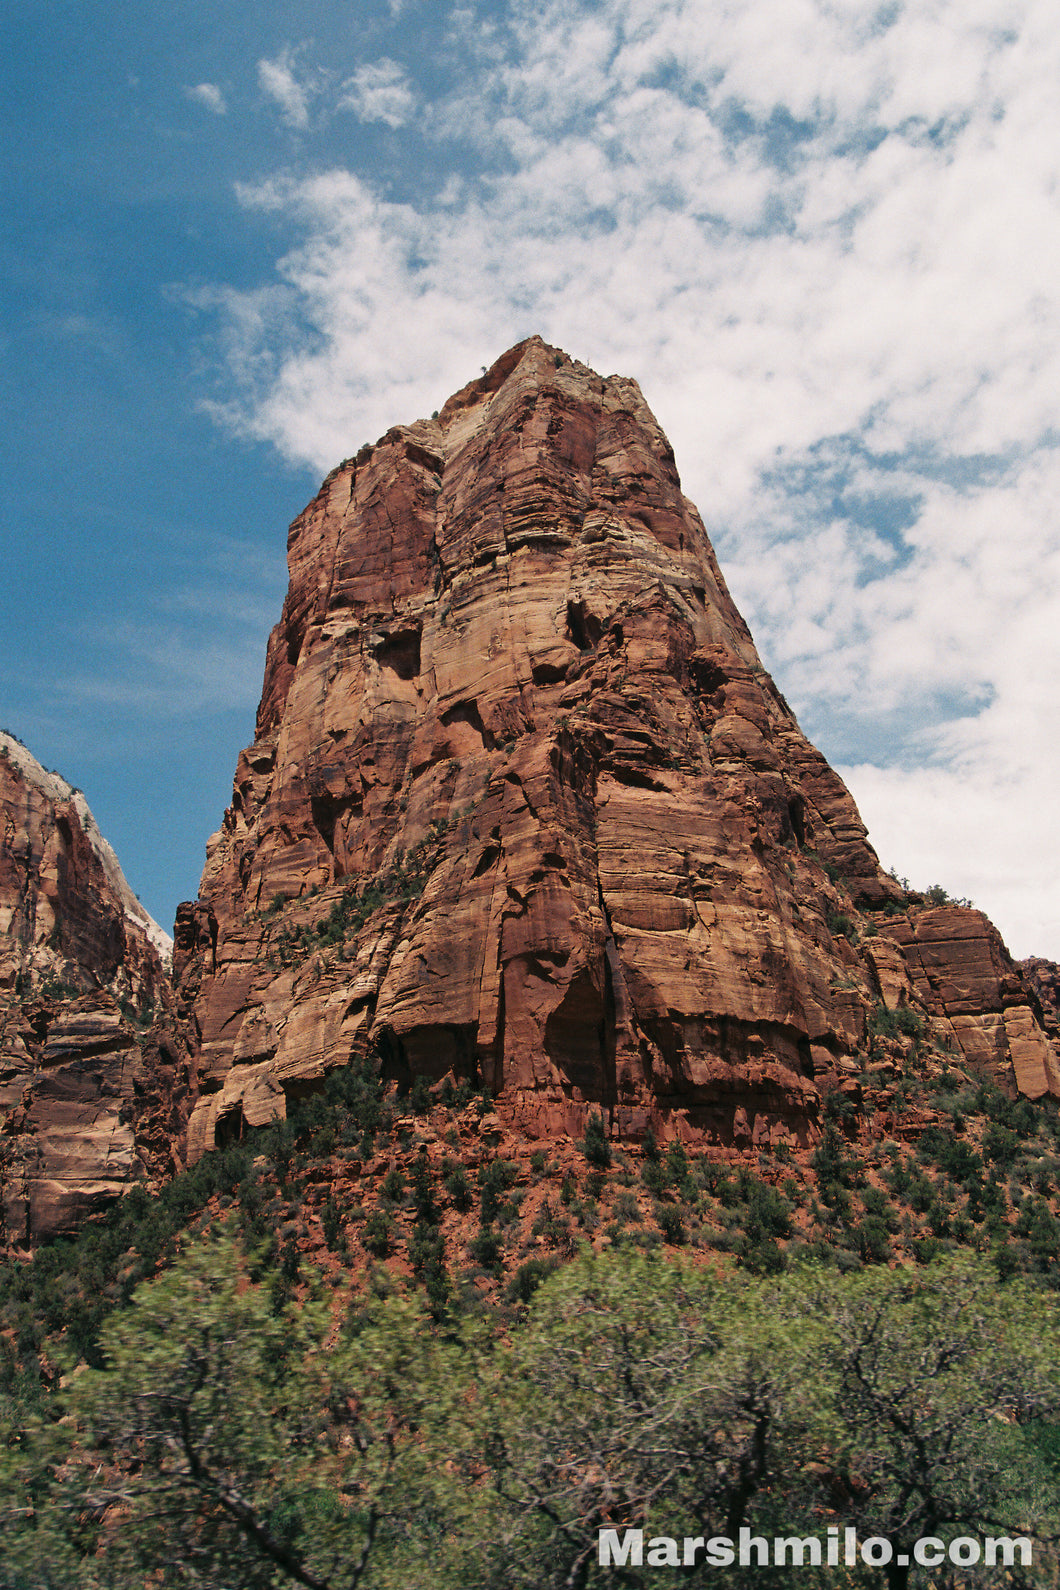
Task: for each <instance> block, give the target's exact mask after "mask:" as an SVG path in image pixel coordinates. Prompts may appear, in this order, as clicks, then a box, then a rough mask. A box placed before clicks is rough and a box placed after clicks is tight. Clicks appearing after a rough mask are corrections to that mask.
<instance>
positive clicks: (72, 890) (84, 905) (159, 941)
mask: <svg viewBox="0 0 1060 1590" xmlns="http://www.w3.org/2000/svg"><path fill="white" fill-rule="evenodd" d="M0 824H2V830H0V992H3V991H4V990H7V991H13V990H14V989H15V986H16V984H17V985H18V987H19V989H20V990H21V991H23V992H27V993H28V992H29V991H30V989H31V988H34V987H37V986H39V985H40V984H41V983H43V982H49V981H50V982H54V983H62V984H64V985H66V986H67V987H70V988H73V989H75V990H78V991H81V992H86V993H87V992H88V991H89V990H92V989H99V988H107V989H108V990H109V991H110V992H111V993H113V994H115V995H116V996H118V997H119V998H124V999H128V1000H130V1001H132V1002H133V1003H135V1004H150V1003H153V1002H154V1001H155V1000H156V999H157V998H158V997H159V993H160V990H161V988H162V986H163V984H164V983H165V981H166V976H165V972H164V970H163V964H162V962H163V957H164V956H166V955H168V953H169V951H170V949H171V943H170V940H169V938H168V936H167V935H166V934H165V933H163V932H162V929H161V928H160V927H159V926H158V924H157V922H154V921H153V920H152V919H151V917H150V916H148V914H147V912H146V911H145V910H144V908H143V906H142V905H141V904H140V902H139V901H138V900H137V898H136V896H135V895H134V894H133V892H132V890H131V889H130V888H129V885H128V884H127V883H126V881H125V878H124V877H123V875H122V871H121V868H120V867H119V865H118V861H117V857H116V856H115V854H114V852H113V850H111V848H110V846H109V845H108V844H107V842H106V840H105V839H104V838H103V836H102V835H101V834H100V832H99V829H98V827H97V826H96V822H95V819H94V818H93V816H92V813H91V812H90V811H89V809H88V804H87V802H86V801H85V798H84V796H83V795H82V794H81V792H80V790H76V789H74V788H73V786H72V785H70V784H68V783H67V782H66V780H65V779H63V778H60V777H59V775H58V774H57V773H48V772H46V771H45V769H44V768H43V767H41V765H40V763H39V762H38V761H37V760H36V758H35V757H33V756H32V755H31V754H30V752H29V751H27V749H26V747H25V746H24V745H22V744H20V742H19V741H18V740H16V739H14V738H13V737H12V736H11V735H9V734H2V733H0Z"/></svg>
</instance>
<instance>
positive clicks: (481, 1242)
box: [467, 1225, 504, 1270]
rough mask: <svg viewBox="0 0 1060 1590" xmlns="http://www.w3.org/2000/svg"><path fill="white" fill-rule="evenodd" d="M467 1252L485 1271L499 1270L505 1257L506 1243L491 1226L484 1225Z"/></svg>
mask: <svg viewBox="0 0 1060 1590" xmlns="http://www.w3.org/2000/svg"><path fill="white" fill-rule="evenodd" d="M467 1251H468V1253H469V1254H470V1255H471V1257H472V1258H473V1259H474V1261H475V1263H476V1264H480V1265H481V1266H482V1268H483V1269H484V1270H499V1269H500V1266H501V1260H502V1259H503V1257H504V1241H503V1239H502V1238H501V1237H500V1236H498V1234H497V1232H496V1231H494V1230H493V1229H492V1228H491V1227H490V1226H486V1225H483V1226H482V1227H481V1228H480V1229H479V1231H478V1234H477V1235H476V1236H475V1237H473V1238H472V1240H471V1242H470V1243H469V1244H468V1250H467Z"/></svg>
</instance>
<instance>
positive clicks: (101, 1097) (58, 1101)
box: [0, 735, 187, 1245]
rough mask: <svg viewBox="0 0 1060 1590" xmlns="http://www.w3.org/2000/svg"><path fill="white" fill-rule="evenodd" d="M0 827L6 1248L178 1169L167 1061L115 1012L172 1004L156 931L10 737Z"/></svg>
mask: <svg viewBox="0 0 1060 1590" xmlns="http://www.w3.org/2000/svg"><path fill="white" fill-rule="evenodd" d="M0 821H2V838H0V1205H2V1209H3V1216H4V1229H3V1238H4V1240H5V1241H6V1243H8V1244H11V1243H14V1244H19V1245H21V1244H29V1245H32V1244H34V1243H36V1242H37V1241H39V1240H41V1239H42V1238H45V1237H49V1236H54V1235H56V1234H57V1233H60V1232H68V1231H73V1230H75V1229H76V1228H77V1227H78V1226H79V1225H80V1224H81V1223H82V1221H83V1220H84V1219H85V1218H86V1216H88V1215H90V1214H92V1213H94V1212H95V1211H97V1210H99V1209H100V1208H102V1207H104V1206H105V1205H106V1204H107V1203H108V1202H109V1201H111V1200H112V1199H113V1198H114V1197H115V1196H116V1195H117V1194H119V1193H120V1192H122V1191H124V1190H125V1188H126V1187H127V1186H128V1185H129V1184H130V1183H131V1182H132V1181H133V1180H134V1179H136V1178H137V1177H141V1176H143V1175H145V1174H148V1175H160V1174H166V1173H169V1172H171V1171H172V1170H173V1169H175V1168H176V1166H177V1164H178V1162H179V1161H178V1160H177V1159H176V1158H175V1157H174V1151H173V1150H174V1147H177V1148H178V1149H179V1146H180V1142H181V1139H180V1131H179V1121H178V1120H177V1119H176V1118H175V1117H174V1115H173V1111H172V1101H173V1096H174V1090H173V1087H172V1086H171V1083H172V1081H173V1078H172V1077H171V1076H170V1075H169V1072H168V1071H167V1060H168V1062H170V1063H171V1067H176V1068H177V1069H180V1066H181V1061H180V1059H179V1057H178V1055H177V1052H176V1050H175V1049H174V1050H173V1053H172V1054H170V1053H169V1049H171V1048H172V1047H173V1046H172V1044H171V1043H169V1041H168V1040H166V1039H165V1038H164V1037H163V1036H162V1035H158V1036H157V1038H156V1040H155V1041H154V1044H153V1046H152V1044H151V1043H150V1042H149V1041H147V1040H145V1038H144V1036H143V1034H142V1033H139V1034H138V1033H137V1031H136V1029H135V1028H134V1026H133V1024H132V1022H131V1021H130V1020H128V1019H127V1018H126V1016H123V1014H122V1009H121V1008H119V1002H120V1004H121V1006H122V1008H124V1010H125V1011H126V1012H127V1013H129V1015H131V1014H132V1012H133V1008H134V1007H135V1008H136V1009H138V1010H139V1012H140V1013H141V1014H143V1015H146V1013H147V1012H148V1011H149V1010H150V1009H152V1008H154V1007H155V1006H156V1005H157V1006H160V1007H164V1006H165V1005H166V1004H167V1003H170V1002H171V995H170V991H169V982H168V978H167V976H166V974H165V971H164V968H163V964H162V952H164V951H166V950H167V949H168V940H167V938H166V936H165V934H163V933H162V932H161V930H160V929H159V928H158V926H157V924H156V923H154V922H152V920H151V918H150V917H149V916H148V915H147V913H146V911H144V909H143V907H142V906H141V905H140V904H139V902H138V901H137V900H136V898H135V896H134V895H133V894H132V891H131V890H130V889H129V886H128V884H127V883H126V882H125V879H124V878H123V877H122V874H121V869H120V868H119V866H118V863H117V860H116V858H115V856H114V853H113V851H112V850H111V849H110V847H109V845H107V844H106V842H105V841H104V840H103V838H102V837H101V835H100V833H99V830H98V828H97V827H96V825H95V822H94V819H93V817H92V814H91V812H90V811H89V809H88V806H87V805H86V804H85V800H84V796H83V795H81V794H80V793H79V792H78V791H76V790H74V789H73V788H72V787H71V786H70V785H69V784H67V783H66V781H65V780H64V779H61V778H59V776H58V775H57V774H54V773H47V772H45V770H44V769H43V768H42V767H41V766H40V764H39V763H38V762H37V761H36V760H35V759H34V758H33V757H32V756H31V755H30V753H29V752H28V751H27V750H26V748H25V747H24V746H23V745H21V744H20V743H19V742H18V741H17V740H14V739H12V738H11V736H10V735H0ZM89 990H91V991H92V992H87V991H89ZM79 993H84V994H85V997H82V998H76V997H74V998H72V997H71V996H76V995H77V994H79ZM167 1044H168V1045H169V1048H167V1047H166V1045H167ZM183 1069H184V1071H185V1072H186V1069H187V1067H186V1056H184V1059H183ZM185 1085H186V1084H185ZM177 1091H178V1092H179V1089H178V1090H177ZM162 1093H164V1094H165V1095H166V1103H165V1104H163V1102H162V1098H161V1094H162ZM185 1113H186V1112H185ZM177 1114H178V1115H179V1110H178V1112H177ZM160 1119H161V1121H162V1122H163V1123H164V1127H163V1136H164V1137H165V1138H166V1141H165V1142H160V1141H159V1133H158V1124H159V1120H160ZM137 1121H138V1122H139V1124H137V1125H134V1122H137ZM152 1125H153V1126H154V1130H153V1131H152ZM170 1138H171V1139H172V1141H170V1140H169V1139H170Z"/></svg>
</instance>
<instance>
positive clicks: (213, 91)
mask: <svg viewBox="0 0 1060 1590" xmlns="http://www.w3.org/2000/svg"><path fill="white" fill-rule="evenodd" d="M184 92H185V93H186V94H187V96H188V98H189V99H197V100H198V101H199V104H200V105H205V106H206V109H207V110H212V111H213V113H214V115H215V116H224V115H225V114H226V112H227V110H228V105H227V103H226V102H225V97H224V94H223V93H222V92H221V90H220V89H219V88H218V86H217V84H216V83H196V85H195V87H194V88H188V89H185V91H184Z"/></svg>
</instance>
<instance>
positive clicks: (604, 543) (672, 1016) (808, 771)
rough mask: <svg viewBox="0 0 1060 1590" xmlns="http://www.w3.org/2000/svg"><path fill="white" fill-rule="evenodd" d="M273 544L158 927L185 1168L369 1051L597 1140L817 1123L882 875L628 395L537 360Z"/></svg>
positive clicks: (611, 384) (904, 974) (515, 361)
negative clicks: (847, 909)
mask: <svg viewBox="0 0 1060 1590" xmlns="http://www.w3.org/2000/svg"><path fill="white" fill-rule="evenodd" d="M288 555H289V566H290V588H289V591H288V595H287V599H286V602H285V604H284V610H283V616H282V618H281V621H280V623H279V624H278V625H277V627H276V628H275V630H274V631H273V633H272V636H271V639H270V642H269V648H268V657H267V663H266V672H265V682H264V689H263V694H262V700H261V706H260V709H259V714H258V722H257V733H256V738H255V742H254V744H253V746H251V747H250V748H249V749H248V750H246V751H244V752H243V753H242V754H241V756H240V758H239V763H238V766H237V770H236V777H235V788H234V794H233V801H232V806H231V807H230V809H229V810H228V812H227V813H226V814H225V820H224V825H223V827H222V829H221V831H220V832H219V833H218V834H217V835H215V836H214V838H213V840H212V841H211V843H210V846H209V850H208V859H207V865H206V869H205V872H204V874H203V880H202V885H201V890H200V896H201V897H200V900H199V901H198V902H197V903H196V904H195V905H194V906H189V907H187V908H182V912H181V915H180V917H179V918H178V929H177V942H178V947H177V961H176V966H177V972H178V974H180V975H181V976H182V978H183V990H184V999H185V1002H186V1006H187V1008H188V1009H189V1010H190V1011H191V1012H192V1014H193V1017H194V1023H195V1027H196V1030H197V1034H198V1041H199V1045H200V1062H199V1063H200V1082H201V1087H202V1097H201V1098H200V1100H199V1104H198V1106H197V1109H196V1112H195V1115H194V1117H193V1119H192V1123H191V1136H190V1139H189V1149H190V1152H191V1155H192V1157H194V1156H195V1155H196V1154H197V1153H199V1152H202V1151H203V1150H204V1149H206V1148H209V1147H211V1146H212V1145H213V1144H214V1143H215V1142H216V1141H218V1140H223V1139H224V1138H225V1137H226V1136H227V1135H228V1134H230V1133H231V1132H235V1131H240V1130H242V1127H243V1125H244V1124H246V1123H250V1124H254V1123H256V1122H259V1121H263V1120H267V1119H269V1118H271V1117H272V1116H273V1115H276V1114H282V1112H283V1110H284V1107H285V1099H286V1097H287V1095H288V1093H290V1092H291V1091H292V1090H298V1089H300V1088H304V1087H305V1086H307V1085H309V1084H311V1083H312V1081H313V1079H314V1078H317V1077H319V1076H320V1075H321V1074H322V1073H323V1071H324V1070H326V1069H327V1068H328V1067H329V1066H333V1065H337V1064H343V1063H345V1062H346V1061H347V1060H348V1059H349V1058H350V1056H351V1055H352V1054H353V1053H355V1052H357V1051H358V1050H361V1049H365V1048H371V1049H374V1050H375V1051H376V1052H377V1053H378V1055H379V1056H380V1058H381V1061H382V1063H383V1065H384V1066H385V1067H386V1068H387V1069H388V1070H389V1071H390V1072H391V1074H393V1075H395V1076H396V1077H398V1078H399V1080H402V1081H404V1082H405V1083H407V1082H408V1081H409V1079H410V1078H411V1077H413V1076H415V1075H425V1076H427V1077H428V1078H430V1079H432V1080H436V1079H438V1078H441V1077H443V1076H444V1075H445V1074H447V1073H453V1074H455V1075H457V1076H459V1077H470V1078H473V1079H475V1080H476V1081H479V1082H481V1083H482V1084H483V1085H486V1086H488V1087H489V1088H491V1089H492V1090H493V1091H494V1093H496V1094H497V1095H498V1096H499V1099H500V1101H501V1104H502V1107H503V1108H504V1109H505V1110H506V1111H507V1112H508V1114H509V1117H510V1118H511V1119H512V1120H513V1122H518V1123H521V1124H523V1125H524V1126H525V1127H526V1128H527V1129H528V1130H530V1131H532V1132H533V1131H540V1132H548V1131H555V1130H562V1129H564V1127H570V1126H573V1125H574V1124H575V1123H579V1122H580V1121H581V1120H582V1119H584V1112H585V1107H586V1105H588V1104H593V1105H596V1106H599V1107H602V1108H603V1110H604V1112H605V1115H606V1117H607V1119H608V1121H609V1123H610V1126H611V1129H612V1130H613V1131H616V1132H618V1133H627V1132H628V1133H636V1132H639V1131H642V1130H643V1129H644V1127H645V1125H646V1124H647V1123H648V1121H649V1120H654V1121H656V1122H657V1123H662V1124H663V1125H664V1127H665V1129H667V1130H672V1131H680V1132H684V1133H689V1134H690V1133H697V1134H700V1135H702V1136H703V1137H705V1138H706V1139H708V1140H711V1139H712V1140H715V1141H720V1142H727V1143H736V1144H741V1143H743V1144H747V1145H750V1144H751V1143H752V1142H755V1143H765V1142H770V1141H774V1142H775V1141H781V1140H784V1141H795V1142H802V1143H805V1142H808V1141H812V1139H813V1137H814V1136H815V1133H816V1130H817V1125H816V1122H817V1111H818V1102H819V1086H820V1085H822V1082H823V1083H825V1084H827V1082H828V1080H829V1079H830V1078H831V1079H833V1080H834V1079H835V1078H836V1077H837V1075H838V1074H839V1071H840V1070H841V1068H842V1064H843V1059H844V1056H846V1055H848V1054H849V1053H850V1052H851V1051H852V1050H853V1049H854V1048H856V1046H857V1045H858V1043H859V1042H860V1041H861V1040H862V1038H863V1035H864V1023H865V1012H866V1009H867V1008H868V1006H869V1003H870V1001H871V999H872V997H873V995H874V994H875V995H878V994H879V993H880V991H881V984H880V981H879V977H878V974H877V973H876V971H874V970H873V968H872V967H871V965H870V964H869V963H868V962H867V961H865V960H863V959H862V960H859V958H858V955H857V953H856V952H855V951H854V949H853V948H852V947H851V945H850V943H848V941H847V938H846V937H845V936H844V934H843V930H842V909H843V902H844V901H845V902H846V903H847V904H848V905H849V903H850V901H851V900H853V901H854V902H856V903H858V904H859V905H860V906H861V907H864V908H870V909H871V908H873V907H884V906H886V905H887V904H888V902H889V901H893V900H894V899H895V898H896V897H897V896H898V894H899V893H900V891H899V889H898V887H897V885H896V884H895V883H894V882H893V881H892V880H891V879H890V878H888V877H887V876H885V875H884V874H882V873H881V871H880V869H879V866H878V864H877V858H876V856H875V853H874V852H873V850H872V848H871V847H870V845H869V844H868V842H867V839H866V834H865V829H864V826H863V825H862V823H861V821H860V818H859V816H858V813H857V811H856V809H855V807H854V804H853V802H852V800H851V798H850V796H849V794H848V792H847V791H846V789H845V788H844V786H843V784H842V783H841V781H840V780H839V778H838V777H837V776H836V775H835V773H834V772H833V771H832V770H831V769H830V768H829V766H828V765H827V763H826V762H825V761H824V759H823V758H822V757H821V755H820V754H819V753H818V752H817V751H816V750H815V749H814V747H813V746H812V745H810V744H809V742H808V741H807V740H806V739H805V738H804V736H803V735H802V734H801V732H800V730H799V728H798V725H797V724H796V722H795V720H794V718H793V716H792V714H791V712H790V710H789V708H788V707H787V704H786V703H785V701H784V700H783V698H782V697H781V696H780V694H779V693H778V691H777V689H776V687H775V686H774V684H773V682H772V680H771V679H770V678H769V676H768V675H767V674H766V672H765V670H764V668H763V667H762V665H761V663H760V661H759V658H758V655H757V653H756V651H755V648H754V645H753V643H752V640H751V637H750V635H749V633H748V631H747V628H746V626H745V624H744V623H743V621H742V619H741V618H740V615H739V613H738V612H737V611H736V609H735V607H734V605H733V603H732V600H731V598H730V596H729V594H728V591H727V590H726V587H725V583H724V581H723V579H722V576H721V574H720V572H719V569H718V566H717V563H716V560H715V557H714V553H713V551H712V549H711V546H710V543H709V541H708V539H707V536H706V533H705V531H704V529H703V525H702V522H701V520H700V518H699V516H698V514H697V513H696V510H695V509H694V508H693V506H692V505H691V503H689V502H688V501H687V499H686V498H685V497H684V496H683V495H682V493H681V488H680V482H679V479H678V475H677V470H676V467H675V464H674V458H673V455H672V452H671V449H670V447H669V444H668V443H667V441H666V438H665V437H664V436H663V434H662V432H661V431H660V429H659V427H658V425H657V423H656V421H655V419H654V418H653V416H652V414H651V413H650V411H649V410H648V408H647V405H646V404H645V402H644V399H643V397H642V395H641V393H640V391H639V389H638V387H637V386H636V384H635V383H634V382H633V381H630V380H626V379H623V378H618V377H612V378H610V379H607V380H604V379H602V378H601V377H599V376H597V375H595V374H594V373H593V372H592V371H590V370H588V369H586V368H585V367H584V366H581V365H578V364H574V363H572V362H571V361H570V360H568V359H567V358H566V357H565V356H564V355H563V354H561V353H560V352H558V351H557V350H555V349H551V348H548V347H546V346H545V345H544V344H543V343H542V342H541V341H540V340H539V339H537V338H533V339H531V340H530V341H529V342H526V343H522V344H520V345H519V346H518V347H516V348H513V349H512V350H511V351H510V352H509V353H507V354H505V355H504V357H503V358H502V359H500V360H499V361H498V363H497V364H496V365H494V367H493V368H492V370H490V371H489V372H488V374H486V375H484V376H483V377H482V379H481V380H478V381H475V382H472V383H471V385H469V386H468V387H466V388H465V389H464V390H463V391H461V392H459V393H457V394H456V396H455V397H453V398H451V399H450V400H449V402H448V403H447V404H446V405H445V407H444V409H443V410H442V412H441V413H440V415H439V416H438V417H437V419H436V420H433V421H418V422H417V423H415V424H414V425H411V426H408V427H398V428H395V429H394V430H391V431H389V432H388V433H387V434H386V436H384V437H383V438H382V439H381V441H380V442H379V443H378V444H377V445H376V446H375V447H366V448H364V449H362V451H361V452H360V453H359V454H358V455H357V457H356V458H354V459H349V460H347V461H346V462H345V463H344V464H342V465H341V466H340V467H339V468H338V469H336V470H335V471H334V472H333V473H332V474H331V475H330V476H329V477H328V478H327V480H326V481H325V482H324V485H323V487H322V488H321V491H320V493H319V494H318V496H317V497H316V498H315V500H314V501H313V502H312V503H311V504H310V505H309V507H308V508H307V509H306V510H305V512H304V513H303V514H302V515H301V516H300V518H299V519H297V520H296V521H295V523H294V524H293V525H292V527H291V531H290V536H289V541H288ZM837 879H841V880H842V882H843V888H844V893H843V895H842V897H841V896H840V894H839V893H837V890H836V888H835V886H834V885H835V880H837ZM830 924H831V925H830ZM890 953H891V955H892V957H894V958H895V961H896V965H895V967H894V968H892V969H891V971H890V972H889V973H887V976H888V977H889V979H890V983H889V986H890V990H891V995H892V998H894V999H896V1000H905V999H908V998H913V997H915V995H914V993H913V985H912V983H911V982H910V978H909V974H908V970H907V968H906V967H905V962H904V959H903V953H902V951H901V950H900V949H899V947H898V946H897V945H895V944H893V943H892V944H891V947H890ZM880 954H881V956H882V955H883V951H882V949H881V951H880Z"/></svg>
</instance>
